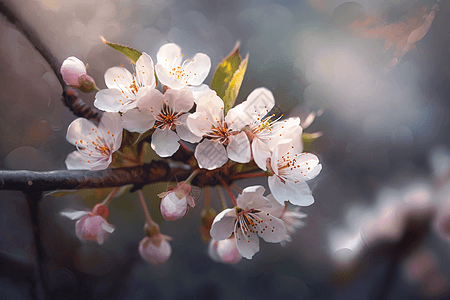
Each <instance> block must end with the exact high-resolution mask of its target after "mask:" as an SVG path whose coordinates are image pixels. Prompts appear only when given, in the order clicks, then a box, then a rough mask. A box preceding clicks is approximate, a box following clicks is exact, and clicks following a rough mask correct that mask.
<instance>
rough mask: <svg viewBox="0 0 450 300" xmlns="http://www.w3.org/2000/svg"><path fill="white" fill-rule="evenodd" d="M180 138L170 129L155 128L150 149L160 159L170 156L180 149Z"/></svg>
mask: <svg viewBox="0 0 450 300" xmlns="http://www.w3.org/2000/svg"><path fill="white" fill-rule="evenodd" d="M179 140H180V138H179V137H178V135H177V134H176V133H175V132H173V131H172V130H171V129H170V128H168V127H167V128H166V129H164V130H162V129H161V128H156V129H155V132H154V133H153V135H152V143H151V146H152V149H153V150H155V152H156V154H158V155H159V156H161V157H169V156H172V155H173V154H174V153H175V152H177V150H178V148H180V144H179V143H178V141H179Z"/></svg>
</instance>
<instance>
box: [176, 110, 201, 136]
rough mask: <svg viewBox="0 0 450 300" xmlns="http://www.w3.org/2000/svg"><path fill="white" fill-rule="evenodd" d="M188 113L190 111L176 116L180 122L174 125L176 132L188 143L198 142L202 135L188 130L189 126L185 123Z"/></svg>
mask: <svg viewBox="0 0 450 300" xmlns="http://www.w3.org/2000/svg"><path fill="white" fill-rule="evenodd" d="M189 115H190V113H185V114H182V115H181V116H179V117H178V122H180V124H178V125H177V126H176V130H177V134H178V136H179V137H180V139H182V140H183V141H187V142H189V143H198V142H200V140H201V139H202V137H201V136H198V135H195V134H194V133H192V131H191V130H189V127H188V125H187V119H188V117H189Z"/></svg>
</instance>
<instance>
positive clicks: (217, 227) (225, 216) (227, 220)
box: [210, 208, 236, 241]
mask: <svg viewBox="0 0 450 300" xmlns="http://www.w3.org/2000/svg"><path fill="white" fill-rule="evenodd" d="M235 221H236V210H235V209H234V208H227V209H225V210H223V211H221V212H220V213H219V214H218V215H217V216H216V217H215V218H214V221H213V224H212V226H211V231H210V234H211V237H212V238H213V239H215V240H216V241H220V240H224V239H226V238H228V237H230V236H231V234H232V233H233V229H234V223H235Z"/></svg>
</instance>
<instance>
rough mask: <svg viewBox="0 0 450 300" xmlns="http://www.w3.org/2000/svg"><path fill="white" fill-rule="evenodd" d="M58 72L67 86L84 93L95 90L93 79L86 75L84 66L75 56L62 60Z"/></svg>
mask: <svg viewBox="0 0 450 300" xmlns="http://www.w3.org/2000/svg"><path fill="white" fill-rule="evenodd" d="M60 72H61V75H62V77H63V80H64V82H65V83H66V84H67V85H68V86H70V87H73V88H78V89H80V90H81V91H83V92H85V93H89V92H92V91H93V90H95V81H94V79H93V78H92V77H91V76H89V75H87V73H86V66H85V65H84V63H83V62H82V61H81V60H79V59H78V58H76V57H75V56H70V57H68V58H66V59H65V60H64V61H63V63H62V65H61V70H60Z"/></svg>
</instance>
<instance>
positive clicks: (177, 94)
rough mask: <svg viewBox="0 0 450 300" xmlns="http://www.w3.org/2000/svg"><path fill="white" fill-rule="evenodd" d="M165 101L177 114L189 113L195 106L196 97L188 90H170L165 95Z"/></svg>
mask: <svg viewBox="0 0 450 300" xmlns="http://www.w3.org/2000/svg"><path fill="white" fill-rule="evenodd" d="M164 100H165V101H166V103H167V105H168V106H169V107H170V108H172V109H173V110H174V111H175V112H187V111H189V110H190V109H191V108H192V106H194V96H193V95H192V93H191V91H189V90H187V89H182V90H174V89H169V90H167V91H166V93H165V94H164Z"/></svg>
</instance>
